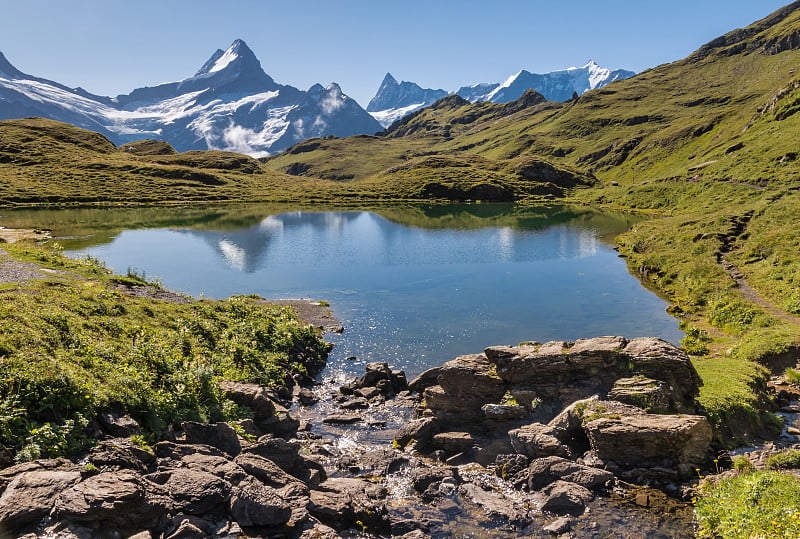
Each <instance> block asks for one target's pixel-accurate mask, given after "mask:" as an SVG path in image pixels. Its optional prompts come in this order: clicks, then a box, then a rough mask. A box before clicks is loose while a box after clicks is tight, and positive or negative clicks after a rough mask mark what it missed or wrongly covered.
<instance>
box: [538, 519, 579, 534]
mask: <svg viewBox="0 0 800 539" xmlns="http://www.w3.org/2000/svg"><path fill="white" fill-rule="evenodd" d="M570 528H572V520H571V519H570V518H569V517H559V518H557V519H555V520H554V521H553V522H551V523H550V524H548V525H547V526H545V527H544V528H542V531H544V532H547V533H549V534H550V535H561V534H562V533H567V532H568V531H569V530H570Z"/></svg>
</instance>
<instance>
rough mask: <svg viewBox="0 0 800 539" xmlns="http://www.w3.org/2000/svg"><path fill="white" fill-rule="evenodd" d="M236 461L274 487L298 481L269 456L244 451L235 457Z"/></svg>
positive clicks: (254, 475)
mask: <svg viewBox="0 0 800 539" xmlns="http://www.w3.org/2000/svg"><path fill="white" fill-rule="evenodd" d="M234 462H235V463H236V464H238V465H239V466H240V467H241V468H242V469H243V470H244V471H245V472H247V473H248V474H250V475H252V476H253V477H255V478H256V479H258V480H259V481H261V482H262V483H264V484H265V485H268V486H271V487H273V488H281V487H285V486H286V485H288V484H289V483H294V482H297V481H298V479H297V478H296V477H294V476H293V475H291V474H288V473H286V472H285V471H283V470H282V469H281V468H280V466H278V465H277V464H275V463H274V462H272V461H271V460H269V459H268V458H266V457H262V456H261V455H256V454H255V453H242V454H240V455H239V456H238V457H236V458H235V459H234Z"/></svg>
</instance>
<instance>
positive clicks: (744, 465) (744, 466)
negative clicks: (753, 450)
mask: <svg viewBox="0 0 800 539" xmlns="http://www.w3.org/2000/svg"><path fill="white" fill-rule="evenodd" d="M732 464H733V469H734V470H739V471H740V472H742V473H749V472H754V471H755V470H756V466H755V464H753V463H752V462H751V461H750V459H749V458H747V456H745V455H736V456H735V457H733V459H732Z"/></svg>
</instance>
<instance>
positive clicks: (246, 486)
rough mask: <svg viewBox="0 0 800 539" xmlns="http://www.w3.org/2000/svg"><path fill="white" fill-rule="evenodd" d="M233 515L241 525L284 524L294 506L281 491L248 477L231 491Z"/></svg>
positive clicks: (231, 511)
mask: <svg viewBox="0 0 800 539" xmlns="http://www.w3.org/2000/svg"><path fill="white" fill-rule="evenodd" d="M229 508H230V513H231V516H232V517H233V518H234V520H236V522H238V523H239V525H240V526H245V527H247V526H268V527H278V526H283V525H284V524H286V523H287V522H289V519H290V518H291V516H292V508H291V507H290V506H289V504H288V503H287V502H286V500H284V499H283V496H282V495H281V493H280V492H279V491H278V490H276V489H274V488H272V487H268V486H267V485H265V484H263V483H261V482H260V481H258V480H256V479H254V478H252V477H251V478H247V479H245V480H244V481H242V482H241V483H239V484H238V485H237V486H235V487H234V488H233V490H232V491H231V498H230V504H229Z"/></svg>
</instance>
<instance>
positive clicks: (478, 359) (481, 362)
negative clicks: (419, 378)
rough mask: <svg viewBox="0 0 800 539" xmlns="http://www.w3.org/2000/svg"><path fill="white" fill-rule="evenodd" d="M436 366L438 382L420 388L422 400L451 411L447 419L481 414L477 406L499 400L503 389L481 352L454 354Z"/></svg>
mask: <svg viewBox="0 0 800 539" xmlns="http://www.w3.org/2000/svg"><path fill="white" fill-rule="evenodd" d="M439 369H440V370H439V376H438V382H439V384H438V386H432V387H428V388H427V389H425V391H424V396H425V404H426V405H427V407H428V408H430V409H432V410H434V411H445V412H455V413H453V414H450V420H451V421H453V422H454V423H456V424H458V423H462V424H463V423H469V422H472V421H474V420H475V418H482V417H483V414H482V412H481V407H482V406H483V405H484V404H490V403H496V402H499V401H500V399H501V398H502V396H503V394H504V393H505V391H506V388H505V384H504V383H503V380H501V379H500V378H498V377H497V376H496V375H494V373H493V368H492V365H491V364H490V363H489V361H488V360H487V359H486V356H484V355H483V354H477V355H469V356H460V357H457V358H456V359H453V360H451V361H448V362H447V363H445V364H444V365H442V366H441V367H440V368H439ZM436 387H438V388H439V389H436Z"/></svg>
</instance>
